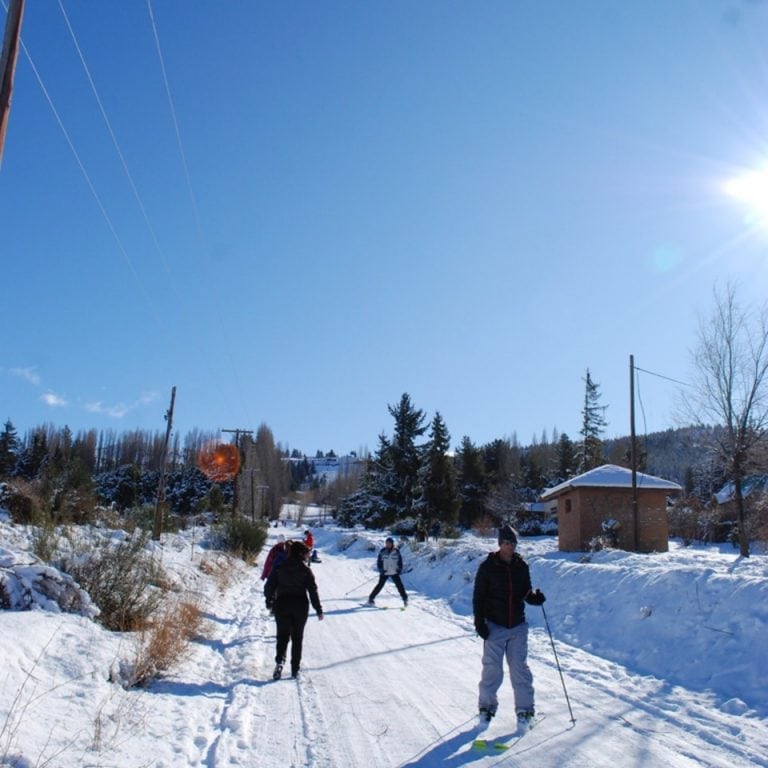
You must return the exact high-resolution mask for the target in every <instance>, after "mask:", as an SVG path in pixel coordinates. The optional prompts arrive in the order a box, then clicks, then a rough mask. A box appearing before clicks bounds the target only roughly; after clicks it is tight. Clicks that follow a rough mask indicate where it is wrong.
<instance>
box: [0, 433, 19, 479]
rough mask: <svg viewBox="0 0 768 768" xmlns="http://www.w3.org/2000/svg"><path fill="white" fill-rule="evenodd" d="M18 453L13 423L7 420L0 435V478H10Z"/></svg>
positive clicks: (17, 440) (17, 439) (17, 441)
mask: <svg viewBox="0 0 768 768" xmlns="http://www.w3.org/2000/svg"><path fill="white" fill-rule="evenodd" d="M18 452H19V437H18V435H17V434H16V429H15V427H14V426H13V422H12V421H11V420H10V419H8V420H7V421H6V422H5V426H4V428H3V431H2V433H0V477H10V476H11V475H12V474H13V473H14V470H15V468H16V460H17V458H18Z"/></svg>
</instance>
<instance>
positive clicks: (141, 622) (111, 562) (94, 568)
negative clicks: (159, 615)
mask: <svg viewBox="0 0 768 768" xmlns="http://www.w3.org/2000/svg"><path fill="white" fill-rule="evenodd" d="M148 540H149V534H148V533H145V532H142V531H136V532H134V533H133V534H132V535H130V536H128V537H127V538H125V539H123V540H106V541H105V544H104V546H103V547H98V548H96V549H92V550H89V551H88V552H80V553H74V554H73V555H71V556H70V557H71V559H69V557H68V558H65V559H64V562H62V564H61V569H62V570H64V571H65V572H67V573H69V574H70V575H71V576H72V577H73V578H74V579H75V580H76V581H77V582H78V583H79V584H80V586H81V587H82V588H83V589H85V590H86V591H87V592H88V594H89V595H90V596H91V599H92V600H93V602H94V603H95V604H96V605H97V606H98V607H99V609H100V610H101V614H100V615H99V621H100V622H101V623H102V624H103V625H104V626H105V627H107V629H111V630H115V631H118V632H126V631H133V630H140V629H142V628H143V627H145V626H146V625H147V623H148V620H149V617H150V616H152V615H153V614H154V613H155V611H156V610H157V609H158V606H159V605H160V603H161V602H162V599H163V593H164V591H165V590H166V589H167V586H166V583H167V582H166V577H165V572H164V571H163V568H162V566H161V565H160V564H159V563H157V562H155V561H154V560H153V559H152V556H151V555H150V553H149V552H148V551H147V549H146V547H147V543H148Z"/></svg>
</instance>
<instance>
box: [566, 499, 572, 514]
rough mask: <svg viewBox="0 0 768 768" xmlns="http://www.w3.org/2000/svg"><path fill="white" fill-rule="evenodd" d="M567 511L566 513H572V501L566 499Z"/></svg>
mask: <svg viewBox="0 0 768 768" xmlns="http://www.w3.org/2000/svg"><path fill="white" fill-rule="evenodd" d="M565 511H566V512H570V511H571V500H570V499H566V500H565Z"/></svg>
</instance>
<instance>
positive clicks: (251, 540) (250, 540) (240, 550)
mask: <svg viewBox="0 0 768 768" xmlns="http://www.w3.org/2000/svg"><path fill="white" fill-rule="evenodd" d="M219 536H220V539H221V547H222V549H227V550H229V551H230V552H231V553H232V554H234V555H237V557H240V558H242V559H243V560H245V561H247V562H249V561H251V560H253V559H255V558H256V557H257V556H258V554H259V552H261V550H262V549H263V548H264V544H265V543H266V541H267V527H266V525H265V524H264V523H261V522H259V523H252V522H250V521H249V520H246V519H245V518H244V517H230V518H229V519H228V520H225V521H224V523H223V524H222V525H221V527H220V529H219Z"/></svg>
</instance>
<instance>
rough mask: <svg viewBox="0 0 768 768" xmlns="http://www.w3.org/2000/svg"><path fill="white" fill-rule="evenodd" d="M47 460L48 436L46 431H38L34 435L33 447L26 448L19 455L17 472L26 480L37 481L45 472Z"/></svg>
mask: <svg viewBox="0 0 768 768" xmlns="http://www.w3.org/2000/svg"><path fill="white" fill-rule="evenodd" d="M47 460H48V438H47V435H46V433H45V430H44V429H36V430H35V431H34V432H33V433H32V441H31V445H28V446H26V447H24V448H23V449H22V450H21V452H20V453H19V460H18V462H17V464H16V472H17V474H18V475H19V477H23V478H24V479H25V480H30V481H31V480H36V479H37V478H38V477H40V475H41V473H42V472H43V470H44V468H45V464H46V461H47Z"/></svg>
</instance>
